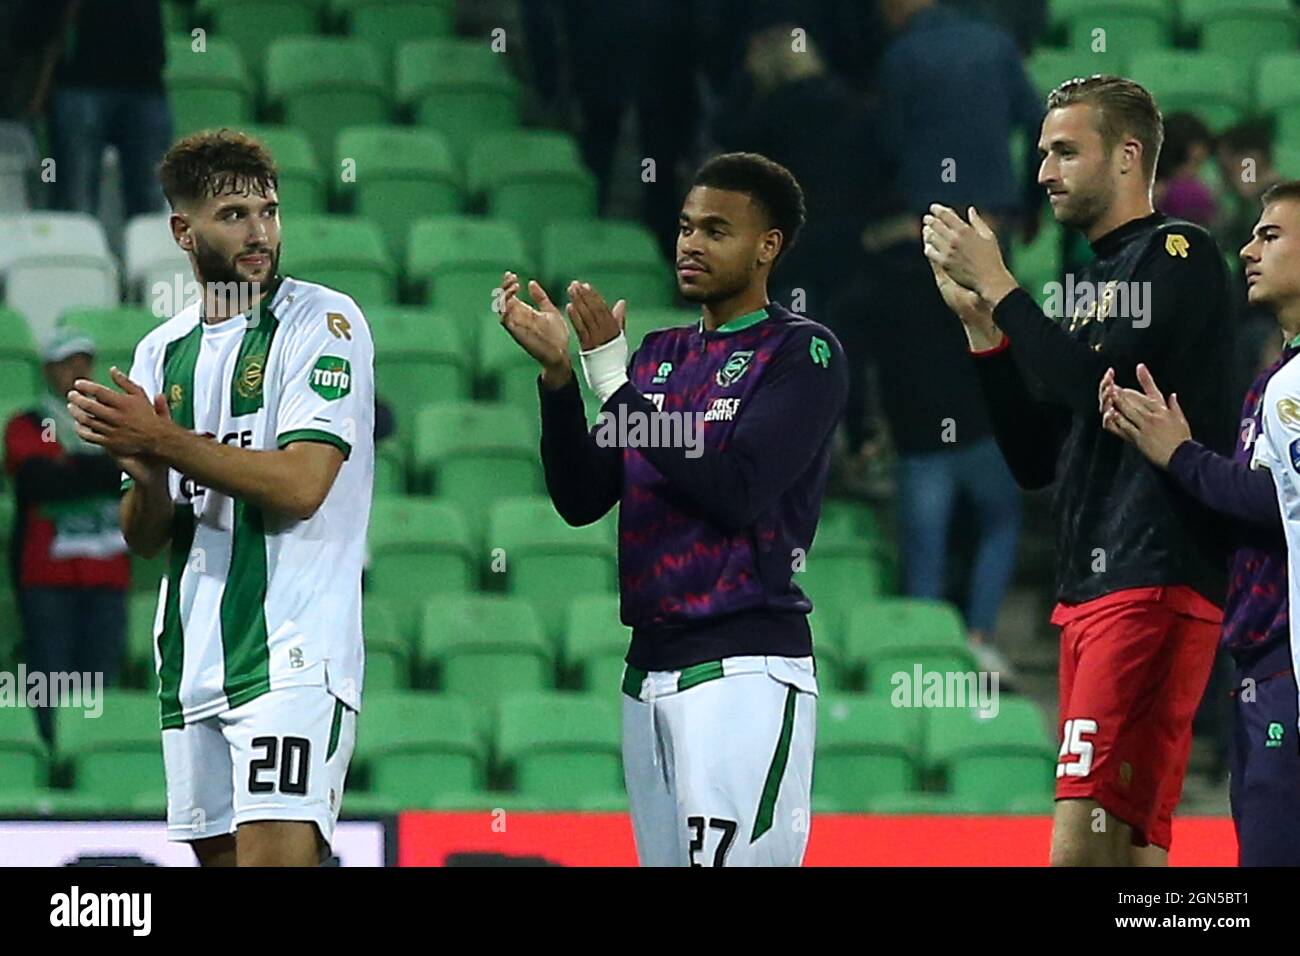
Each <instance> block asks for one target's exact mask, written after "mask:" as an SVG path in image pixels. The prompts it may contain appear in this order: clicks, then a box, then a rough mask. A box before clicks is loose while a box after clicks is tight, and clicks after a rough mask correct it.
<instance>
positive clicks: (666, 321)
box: [565, 282, 700, 354]
mask: <svg viewBox="0 0 1300 956" xmlns="http://www.w3.org/2000/svg"><path fill="white" fill-rule="evenodd" d="M567 284H568V283H567V282H566V283H565V285H567ZM619 298H626V297H625V296H623V295H620V296H619ZM699 323H700V314H699V313H698V312H692V311H689V310H686V309H653V308H644V309H643V308H641V307H640V306H639V305H638V304H637V303H635V302H632V301H631V300H629V301H628V307H627V318H626V322H625V325H626V327H625V328H624V333H625V334H626V335H627V343H628V347H629V349H631V350H632V351H633V352H635V351H636V350H637V348H639V347H640V345H641V342H642V340H644V339H645V337H646V336H647V335H648V334H649V333H651V332H653V331H655V330H656V329H669V328H675V327H677V326H681V325H691V326H695V325H699ZM573 338H574V342H575V343H576V341H577V336H576V335H575V336H574V337H573ZM574 354H577V353H576V352H575V353H574Z"/></svg>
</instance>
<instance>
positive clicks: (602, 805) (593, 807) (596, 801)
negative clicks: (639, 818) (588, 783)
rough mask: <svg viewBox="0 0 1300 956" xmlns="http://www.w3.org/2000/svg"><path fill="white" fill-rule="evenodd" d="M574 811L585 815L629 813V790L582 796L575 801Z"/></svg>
mask: <svg viewBox="0 0 1300 956" xmlns="http://www.w3.org/2000/svg"><path fill="white" fill-rule="evenodd" d="M573 809H574V810H581V811H583V812H584V813H627V812H628V802H627V790H626V789H624V790H609V791H606V792H605V793H585V794H582V795H581V796H579V797H578V798H577V799H576V800H574V801H573Z"/></svg>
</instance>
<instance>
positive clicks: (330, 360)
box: [307, 355, 352, 401]
mask: <svg viewBox="0 0 1300 956" xmlns="http://www.w3.org/2000/svg"><path fill="white" fill-rule="evenodd" d="M307 383H308V384H309V385H310V386H311V390H312V391H313V392H315V393H316V394H317V395H319V396H320V397H321V398H323V399H325V400H326V401H333V400H334V399H337V398H342V397H343V396H344V395H346V394H348V392H350V391H352V364H351V363H350V362H349V361H348V360H347V359H345V358H343V357H341V356H338V355H322V356H321V357H320V358H318V359H317V360H316V364H315V365H314V366H312V370H311V373H310V374H309V375H308V376H307Z"/></svg>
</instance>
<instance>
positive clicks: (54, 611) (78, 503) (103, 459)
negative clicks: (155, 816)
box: [5, 329, 130, 744]
mask: <svg viewBox="0 0 1300 956" xmlns="http://www.w3.org/2000/svg"><path fill="white" fill-rule="evenodd" d="M94 357H95V344H94V342H92V341H91V340H90V339H89V338H88V337H87V336H85V335H82V334H80V333H78V332H76V331H75V330H71V329H61V330H59V331H58V332H56V333H55V336H54V338H53V339H52V340H51V341H50V342H49V344H48V345H47V346H46V348H45V350H44V355H43V358H44V360H45V364H44V369H43V370H44V374H45V382H46V384H47V385H48V386H49V391H48V392H47V393H46V394H45V395H43V396H42V397H41V400H40V404H39V405H38V406H37V407H36V408H32V409H30V410H28V411H25V412H21V413H19V414H17V415H15V416H14V417H13V418H12V419H10V421H9V423H8V426H7V427H6V428H5V472H6V473H7V474H8V475H9V476H10V477H11V479H12V480H13V483H14V493H15V496H16V499H17V500H16V504H17V508H16V509H15V512H14V514H15V525H16V526H15V528H14V534H13V538H12V541H13V544H12V551H11V554H10V561H11V568H10V570H11V574H12V577H13V584H14V589H15V592H16V593H17V595H18V607H19V613H20V616H21V618H22V627H23V637H24V643H25V645H26V650H25V653H26V661H27V666H28V667H29V668H31V669H32V670H33V671H40V672H43V673H46V674H53V673H58V672H74V671H75V672H91V673H102V674H103V675H104V684H105V686H112V685H113V684H115V683H116V682H117V674H118V669H119V666H120V664H121V660H122V655H123V653H124V650H125V643H126V593H127V587H128V584H129V580H130V564H129V559H128V557H127V550H126V542H125V541H124V540H123V538H122V532H121V531H120V530H119V528H118V516H117V508H118V493H119V490H120V485H121V471H120V470H119V469H118V467H117V463H116V462H114V461H113V459H112V458H111V457H110V456H108V455H106V454H104V452H103V449H101V448H99V447H98V446H96V445H92V444H89V443H88V442H85V441H82V439H81V436H79V435H78V434H77V430H76V425H75V423H74V422H73V420H72V416H71V415H69V414H68V407H67V406H68V400H67V394H68V392H69V391H70V390H71V389H72V383H73V382H75V381H76V380H77V379H79V378H86V379H93V378H94V377H95V367H94V362H95V358H94ZM36 719H37V724H38V725H39V727H40V731H41V735H42V736H43V737H44V738H45V740H46V741H47V742H48V743H50V744H53V741H54V715H53V712H52V711H50V710H47V709H40V710H37V712H36Z"/></svg>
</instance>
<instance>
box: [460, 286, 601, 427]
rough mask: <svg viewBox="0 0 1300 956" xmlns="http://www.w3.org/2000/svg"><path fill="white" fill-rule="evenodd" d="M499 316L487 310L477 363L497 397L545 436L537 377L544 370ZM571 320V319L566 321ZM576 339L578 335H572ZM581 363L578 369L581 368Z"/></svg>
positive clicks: (575, 365) (485, 380) (479, 371)
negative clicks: (501, 324) (511, 333)
mask: <svg viewBox="0 0 1300 956" xmlns="http://www.w3.org/2000/svg"><path fill="white" fill-rule="evenodd" d="M498 319H499V317H498V316H497V315H495V314H494V313H490V312H489V313H486V314H485V315H484V316H483V317H482V319H481V322H482V323H483V325H484V326H487V325H489V323H491V324H492V326H494V327H490V328H488V327H485V328H483V329H482V331H481V332H480V333H479V335H478V360H477V362H476V363H475V366H476V368H477V369H478V374H479V376H480V378H481V380H482V381H483V382H484V383H485V384H486V386H487V388H488V390H489V392H490V393H491V394H493V395H495V396H496V400H497V401H499V402H501V403H502V404H504V405H508V406H510V407H511V408H513V409H515V410H516V411H517V412H518V414H519V415H520V416H521V417H522V418H524V420H526V421H527V422H528V423H529V425H530V426H531V427H532V430H533V434H534V436H536V437H540V436H541V430H542V422H541V416H540V414H539V412H538V398H537V376H538V375H539V374H540V373H541V369H540V367H539V366H538V364H537V359H535V358H533V357H532V356H531V355H529V354H528V353H527V352H525V351H524V350H523V349H521V348H520V347H519V343H517V342H516V341H515V340H514V337H513V336H511V335H510V333H509V332H507V331H506V330H505V329H504V328H497V327H495V326H498V325H499V324H500V323H499V321H498ZM566 321H567V320H566ZM570 339H571V340H573V339H576V336H572V335H571V336H570ZM577 367H578V366H577V362H576V361H575V363H574V368H577Z"/></svg>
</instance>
